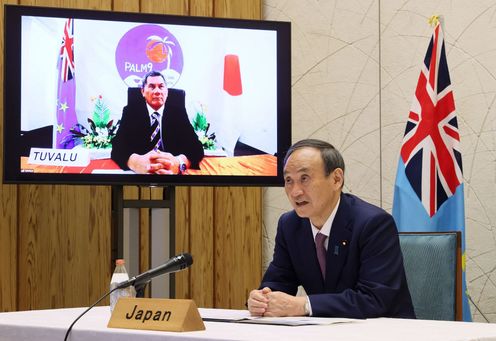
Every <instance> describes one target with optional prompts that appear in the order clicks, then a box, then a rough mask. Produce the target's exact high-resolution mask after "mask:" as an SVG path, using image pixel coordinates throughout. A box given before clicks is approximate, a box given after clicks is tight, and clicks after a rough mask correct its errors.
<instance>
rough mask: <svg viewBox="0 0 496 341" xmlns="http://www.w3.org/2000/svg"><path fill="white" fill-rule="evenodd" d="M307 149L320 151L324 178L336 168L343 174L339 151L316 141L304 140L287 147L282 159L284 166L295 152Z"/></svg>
mask: <svg viewBox="0 0 496 341" xmlns="http://www.w3.org/2000/svg"><path fill="white" fill-rule="evenodd" d="M307 147H308V148H315V149H318V150H319V151H320V155H321V157H322V161H323V163H324V172H325V176H329V174H331V173H332V172H333V171H334V170H335V169H336V168H341V169H342V170H343V173H344V160H343V157H342V156H341V153H339V151H338V150H337V149H336V148H334V146H333V145H332V144H330V143H328V142H325V141H322V140H317V139H305V140H301V141H298V142H296V143H294V144H293V145H292V146H291V147H289V149H288V152H287V153H286V156H285V157H284V165H285V166H286V162H287V161H288V158H289V157H290V156H291V154H293V152H294V151H295V150H298V149H301V148H307Z"/></svg>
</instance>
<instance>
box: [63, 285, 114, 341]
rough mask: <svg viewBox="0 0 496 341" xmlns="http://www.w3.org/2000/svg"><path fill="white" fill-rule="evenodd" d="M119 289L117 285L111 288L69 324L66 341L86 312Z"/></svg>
mask: <svg viewBox="0 0 496 341" xmlns="http://www.w3.org/2000/svg"><path fill="white" fill-rule="evenodd" d="M117 289H119V288H118V287H115V288H114V289H112V290H110V291H109V292H107V293H106V294H105V295H103V296H102V297H100V298H99V299H98V300H97V301H96V302H95V303H93V304H92V305H91V306H90V307H88V308H87V309H86V310H85V311H83V312H82V313H81V314H80V315H79V316H78V317H77V318H76V319H75V320H74V321H73V322H72V324H71V325H70V326H69V329H67V332H66V333H65V337H64V341H67V337H68V336H69V333H70V332H71V330H72V327H74V325H75V324H76V322H77V321H78V320H79V319H80V318H81V317H83V315H84V314H86V313H87V312H88V311H89V310H90V309H91V308H93V307H94V306H96V305H97V304H98V303H100V302H101V301H102V300H103V299H104V298H105V297H107V296H108V295H110V294H111V293H113V292H114V291H116V290H117Z"/></svg>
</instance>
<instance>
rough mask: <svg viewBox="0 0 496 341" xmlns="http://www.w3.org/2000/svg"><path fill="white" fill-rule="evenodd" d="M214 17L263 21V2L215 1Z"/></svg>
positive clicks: (257, 0) (250, 0)
mask: <svg viewBox="0 0 496 341" xmlns="http://www.w3.org/2000/svg"><path fill="white" fill-rule="evenodd" d="M214 16H215V17H220V18H241V19H261V18H262V1H259V0H249V1H238V0H215V1H214Z"/></svg>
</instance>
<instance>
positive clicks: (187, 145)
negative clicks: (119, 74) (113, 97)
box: [111, 71, 204, 174]
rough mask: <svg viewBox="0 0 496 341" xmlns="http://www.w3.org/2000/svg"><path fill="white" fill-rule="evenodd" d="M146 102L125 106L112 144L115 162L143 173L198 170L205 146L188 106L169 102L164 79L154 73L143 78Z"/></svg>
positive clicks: (157, 73)
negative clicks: (191, 118)
mask: <svg viewBox="0 0 496 341" xmlns="http://www.w3.org/2000/svg"><path fill="white" fill-rule="evenodd" d="M141 93H142V95H143V98H144V100H143V101H140V102H139V103H134V104H128V105H127V106H126V107H124V110H123V113H122V118H121V122H120V126H119V130H118V131H117V134H116V136H115V138H114V139H113V141H112V154H111V155H112V159H113V160H114V161H115V162H116V163H117V164H118V165H119V166H120V167H121V168H122V169H131V170H133V171H134V172H135V173H139V174H149V173H155V174H181V173H182V172H184V171H185V170H186V169H188V168H198V166H199V163H200V161H201V159H202V158H203V155H204V154H203V147H202V144H201V142H200V141H199V140H198V136H197V135H196V133H195V131H194V130H193V127H192V126H191V124H190V122H189V118H188V115H187V113H186V109H185V108H184V107H178V106H173V105H172V104H169V103H168V102H167V95H168V89H167V85H166V82H165V78H164V76H163V75H162V74H161V73H160V72H158V71H151V72H149V73H147V74H146V75H145V76H144V77H143V81H142V84H141Z"/></svg>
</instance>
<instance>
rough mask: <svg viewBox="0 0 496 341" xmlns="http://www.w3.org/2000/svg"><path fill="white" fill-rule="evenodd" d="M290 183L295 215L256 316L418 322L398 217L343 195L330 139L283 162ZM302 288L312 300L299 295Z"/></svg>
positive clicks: (257, 295)
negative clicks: (399, 231) (405, 319)
mask: <svg viewBox="0 0 496 341" xmlns="http://www.w3.org/2000/svg"><path fill="white" fill-rule="evenodd" d="M284 181H285V190H286V195H287V196H288V198H289V201H290V202H291V205H292V206H293V208H294V210H293V211H291V212H287V213H285V214H283V215H282V216H281V218H280V219H279V224H278V227H277V235H276V240H275V248H274V255H273V260H272V262H271V263H270V265H269V267H268V269H267V271H266V273H265V275H264V277H263V279H262V284H261V286H260V289H257V290H253V291H251V293H250V295H249V298H248V302H247V303H248V309H249V311H250V313H251V314H252V315H255V316H304V315H311V316H329V317H349V318H371V317H381V316H382V317H401V318H415V313H414V311H413V306H412V300H411V297H410V292H409V290H408V286H407V283H406V277H405V270H404V268H403V257H402V254H401V249H400V245H399V239H398V232H397V229H396V225H395V223H394V220H393V218H392V216H391V215H390V214H388V213H387V212H385V211H384V210H382V209H381V208H379V207H376V206H374V205H371V204H369V203H367V202H365V201H363V200H361V199H359V198H358V197H356V196H354V195H351V194H344V193H342V187H343V184H344V161H343V158H342V156H341V154H340V153H339V152H338V151H337V150H336V149H335V148H334V147H333V146H332V145H330V144H329V143H327V142H324V141H320V140H312V139H309V140H302V141H299V142H297V143H295V144H294V145H293V146H292V147H291V148H290V149H289V151H288V153H287V155H286V158H285V160H284ZM300 285H301V286H302V287H303V288H304V289H305V292H306V294H307V296H295V295H296V293H297V289H298V286H300Z"/></svg>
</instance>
